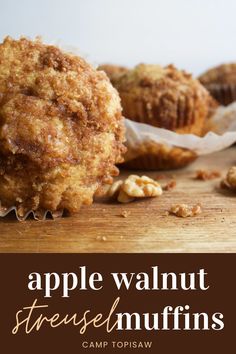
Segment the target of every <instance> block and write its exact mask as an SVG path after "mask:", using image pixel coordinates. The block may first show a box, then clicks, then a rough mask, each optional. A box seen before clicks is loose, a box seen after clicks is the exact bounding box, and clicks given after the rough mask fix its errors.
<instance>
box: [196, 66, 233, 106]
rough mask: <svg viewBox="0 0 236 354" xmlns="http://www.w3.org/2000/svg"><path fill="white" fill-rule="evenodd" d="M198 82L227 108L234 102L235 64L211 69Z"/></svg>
mask: <svg viewBox="0 0 236 354" xmlns="http://www.w3.org/2000/svg"><path fill="white" fill-rule="evenodd" d="M199 80H200V82H201V83H202V84H203V85H204V86H205V87H206V88H207V90H208V91H209V92H210V93H211V95H212V96H213V97H214V98H215V99H216V100H217V101H218V102H219V103H220V104H222V105H224V106H227V105H228V104H230V103H232V102H234V101H236V63H232V64H222V65H219V66H217V67H215V68H212V69H210V70H208V71H207V72H205V73H204V74H202V75H201V76H200V77H199Z"/></svg>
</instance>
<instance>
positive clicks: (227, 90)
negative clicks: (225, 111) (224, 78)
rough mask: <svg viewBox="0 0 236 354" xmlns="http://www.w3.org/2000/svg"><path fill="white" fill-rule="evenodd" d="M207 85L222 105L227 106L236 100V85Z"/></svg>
mask: <svg viewBox="0 0 236 354" xmlns="http://www.w3.org/2000/svg"><path fill="white" fill-rule="evenodd" d="M205 87H206V88H207V90H208V91H209V92H210V94H211V95H212V96H213V97H214V98H215V99H216V100H217V101H218V102H219V103H220V104H221V105H224V106H227V105H229V104H231V103H232V102H234V101H236V85H234V84H209V85H206V86H205Z"/></svg>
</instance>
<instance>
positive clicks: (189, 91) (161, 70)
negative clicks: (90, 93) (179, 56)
mask: <svg viewBox="0 0 236 354" xmlns="http://www.w3.org/2000/svg"><path fill="white" fill-rule="evenodd" d="M115 87H116V88H117V90H118V92H119V94H120V97H121V103H122V107H123V113H124V116H125V117H126V118H129V119H131V120H134V121H136V122H140V123H145V124H150V125H152V126H155V127H159V128H165V129H168V130H171V131H174V132H177V133H180V134H190V133H191V134H196V135H198V136H200V135H202V133H203V127H204V124H205V120H206V117H207V116H208V113H209V108H210V103H211V97H210V95H209V93H208V92H207V90H206V89H205V88H204V87H203V86H202V85H201V84H200V82H199V81H198V80H195V79H193V78H192V76H191V75H190V74H187V73H186V72H185V71H180V70H177V69H176V68H175V67H174V66H173V65H169V66H166V67H161V66H159V65H146V64H140V65H138V66H136V67H135V68H134V69H133V70H128V71H126V72H125V73H124V74H123V75H121V76H120V78H119V80H117V81H116V83H115ZM195 158H196V154H195V153H193V152H192V151H189V150H185V149H181V148H177V147H174V148H171V147H167V146H164V145H160V144H156V143H152V142H149V143H148V144H145V143H144V144H143V146H141V147H139V148H137V149H136V151H134V150H133V151H128V153H127V155H126V165H127V166H129V167H131V168H139V169H166V168H178V167H182V166H185V165H186V164H188V163H189V162H191V161H193V160H194V159H195Z"/></svg>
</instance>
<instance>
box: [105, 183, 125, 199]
mask: <svg viewBox="0 0 236 354" xmlns="http://www.w3.org/2000/svg"><path fill="white" fill-rule="evenodd" d="M122 184H123V181H121V180H120V181H116V182H114V183H113V184H112V185H111V186H110V188H109V190H108V193H107V195H108V197H114V198H116V197H118V194H119V192H120V187H121V185H122Z"/></svg>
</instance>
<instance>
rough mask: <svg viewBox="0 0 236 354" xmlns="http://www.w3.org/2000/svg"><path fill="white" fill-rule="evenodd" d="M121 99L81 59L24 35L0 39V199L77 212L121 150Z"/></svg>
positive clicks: (107, 176)
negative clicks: (17, 38) (16, 38)
mask: <svg viewBox="0 0 236 354" xmlns="http://www.w3.org/2000/svg"><path fill="white" fill-rule="evenodd" d="M123 141H124V122H123V117H122V114H121V106H120V99H119V96H118V94H117V92H116V90H115V89H114V88H113V87H112V85H111V84H110V82H109V80H108V78H107V76H106V75H105V73H103V72H101V71H97V70H95V69H93V68H92V67H91V66H90V65H89V64H88V63H86V62H85V61H84V60H83V59H82V58H80V57H76V56H74V55H71V54H65V53H63V52H61V51H60V50H59V49H58V48H56V47H54V46H49V45H44V44H42V43H41V42H40V41H39V40H36V41H30V40H27V39H26V38H21V39H20V40H13V39H11V38H10V37H7V38H6V39H5V40H4V42H3V43H2V44H1V45H0V166H1V167H0V201H1V203H2V205H3V206H4V207H11V206H14V205H15V206H16V207H17V209H18V212H19V213H21V214H22V215H23V214H25V213H26V212H27V211H29V210H39V209H42V210H51V211H55V210H63V209H67V210H69V211H70V212H76V211H78V210H79V208H80V206H81V205H83V204H90V203H92V199H93V195H94V193H95V192H96V191H97V190H98V189H99V188H100V187H101V186H102V185H103V184H104V183H107V182H111V180H112V178H111V176H115V175H117V174H118V169H117V168H116V167H115V164H116V163H120V162H122V161H123V158H122V155H123V153H124V152H125V148H124V146H123Z"/></svg>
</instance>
